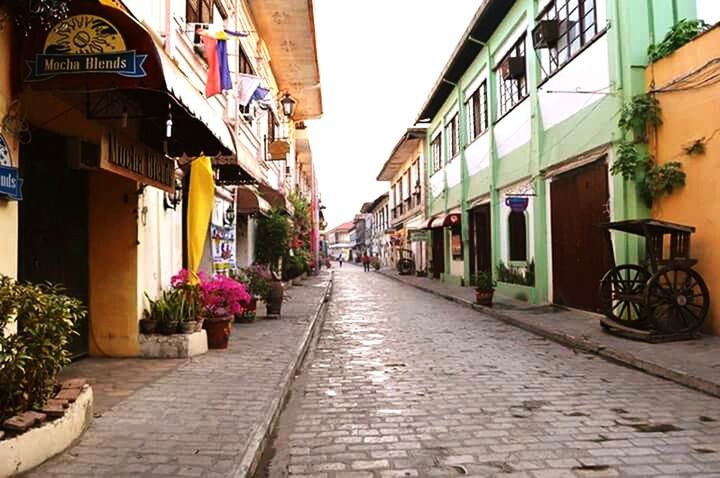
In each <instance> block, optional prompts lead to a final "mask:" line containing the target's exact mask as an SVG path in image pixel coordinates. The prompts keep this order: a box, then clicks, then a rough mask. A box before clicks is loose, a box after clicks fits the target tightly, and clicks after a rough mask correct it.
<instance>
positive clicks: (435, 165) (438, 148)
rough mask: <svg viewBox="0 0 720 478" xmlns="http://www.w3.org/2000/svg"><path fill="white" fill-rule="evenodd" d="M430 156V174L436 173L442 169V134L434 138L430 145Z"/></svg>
mask: <svg viewBox="0 0 720 478" xmlns="http://www.w3.org/2000/svg"><path fill="white" fill-rule="evenodd" d="M430 156H432V158H431V160H432V172H433V174H434V173H436V172H438V171H439V170H440V168H441V167H442V134H438V135H437V136H435V139H433V140H432V143H430Z"/></svg>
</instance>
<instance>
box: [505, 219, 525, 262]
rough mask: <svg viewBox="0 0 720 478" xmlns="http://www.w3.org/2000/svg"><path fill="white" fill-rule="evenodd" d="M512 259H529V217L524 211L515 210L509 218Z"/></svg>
mask: <svg viewBox="0 0 720 478" xmlns="http://www.w3.org/2000/svg"><path fill="white" fill-rule="evenodd" d="M508 226H509V227H508V235H509V239H510V241H509V242H510V257H509V259H510V260H511V261H523V262H524V261H527V217H526V216H525V213H524V212H516V211H513V212H511V213H510V216H509V218H508Z"/></svg>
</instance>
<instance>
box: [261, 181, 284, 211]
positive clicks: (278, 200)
mask: <svg viewBox="0 0 720 478" xmlns="http://www.w3.org/2000/svg"><path fill="white" fill-rule="evenodd" d="M257 188H258V192H259V193H260V197H262V198H263V199H265V200H266V201H267V202H269V203H270V204H271V205H272V206H273V207H274V208H277V209H281V210H284V211H287V212H290V213H292V212H293V210H292V209H293V208H292V206H291V205H290V203H289V202H288V200H287V198H286V197H285V195H284V194H283V193H281V192H280V191H278V190H277V189H275V188H273V187H271V186H270V185H269V184H266V183H259V184H258V185H257Z"/></svg>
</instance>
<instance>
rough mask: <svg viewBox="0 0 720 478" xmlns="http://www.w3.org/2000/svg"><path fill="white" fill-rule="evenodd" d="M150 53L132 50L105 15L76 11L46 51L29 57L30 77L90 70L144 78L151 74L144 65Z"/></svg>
mask: <svg viewBox="0 0 720 478" xmlns="http://www.w3.org/2000/svg"><path fill="white" fill-rule="evenodd" d="M147 57H148V56H147V54H138V53H137V52H136V51H135V50H128V48H127V47H126V46H125V39H124V38H123V36H122V35H121V34H120V31H119V30H118V29H117V28H116V27H115V26H114V25H113V24H112V23H110V22H109V21H108V20H106V19H105V18H102V17H99V16H97V15H74V16H71V17H69V18H67V19H65V20H63V21H61V22H60V23H58V24H57V25H55V26H54V27H53V29H52V30H50V33H48V35H47V38H46V39H45V45H44V48H43V51H42V53H37V54H36V55H35V58H34V60H28V62H27V64H28V67H29V68H30V72H29V73H28V76H27V78H26V81H43V80H48V79H50V78H53V77H56V76H61V75H80V74H88V73H101V74H112V75H119V76H124V77H128V78H143V77H145V76H146V75H147V73H146V72H145V70H144V69H143V63H144V62H145V60H146V59H147Z"/></svg>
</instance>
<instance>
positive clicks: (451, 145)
mask: <svg viewBox="0 0 720 478" xmlns="http://www.w3.org/2000/svg"><path fill="white" fill-rule="evenodd" d="M459 115H460V112H459V111H456V112H455V113H454V114H453V115H452V116H451V117H450V120H449V121H447V122H446V123H445V136H446V141H447V142H448V148H447V151H448V157H447V162H448V163H449V162H450V161H452V160H453V159H455V157H456V156H457V155H458V154H460V130H459V126H460V125H459Z"/></svg>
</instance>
